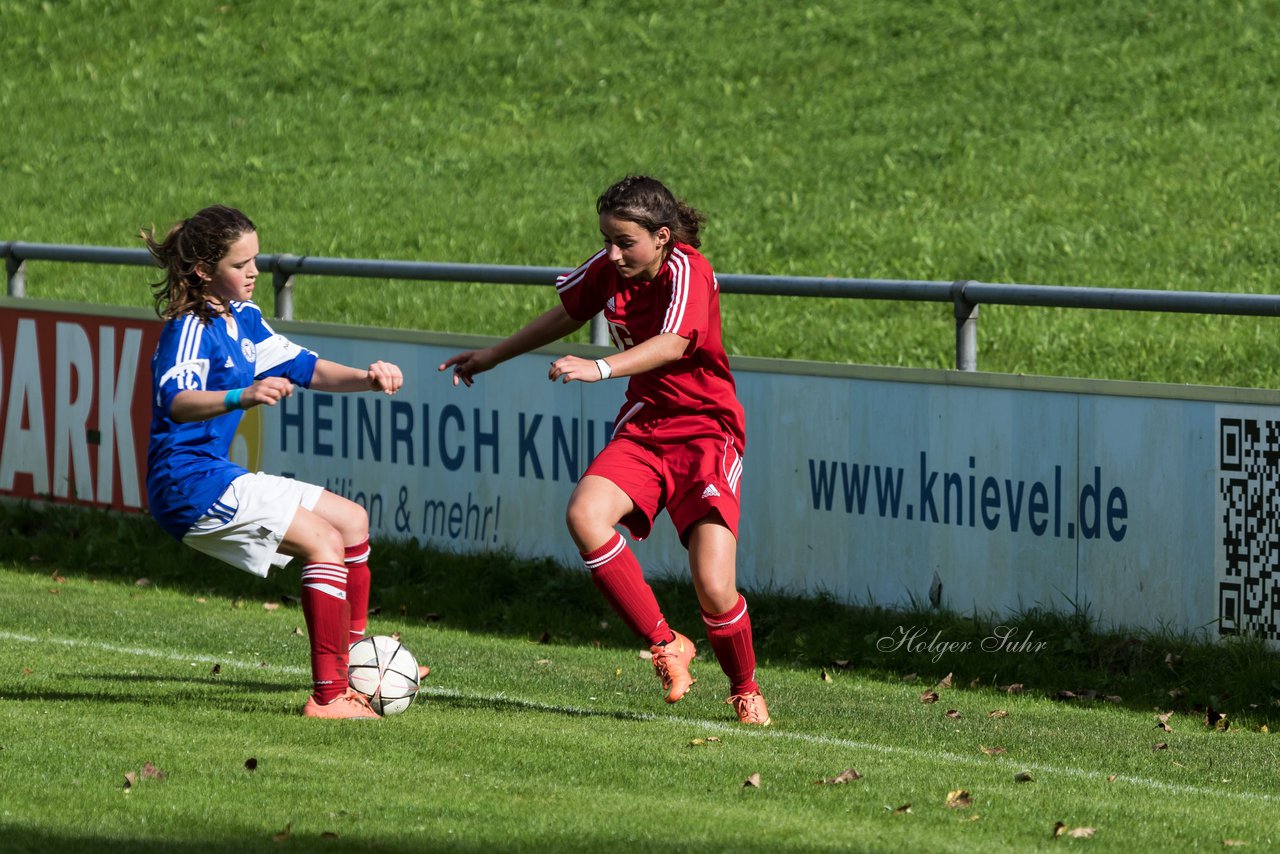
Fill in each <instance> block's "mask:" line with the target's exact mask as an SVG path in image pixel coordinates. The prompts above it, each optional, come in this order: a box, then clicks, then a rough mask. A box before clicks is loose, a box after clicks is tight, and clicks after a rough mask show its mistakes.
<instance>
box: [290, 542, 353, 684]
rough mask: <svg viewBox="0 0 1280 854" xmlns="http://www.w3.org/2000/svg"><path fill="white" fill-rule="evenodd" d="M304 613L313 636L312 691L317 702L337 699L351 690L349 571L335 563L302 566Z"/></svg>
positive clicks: (309, 631)
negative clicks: (348, 689) (349, 674)
mask: <svg viewBox="0 0 1280 854" xmlns="http://www.w3.org/2000/svg"><path fill="white" fill-rule="evenodd" d="M302 613H303V615H304V616H305V617H306V619H307V633H308V634H309V635H310V637H311V683H312V694H313V695H314V696H315V698H316V702H317V703H329V702H332V701H333V700H336V699H337V698H338V697H340V696H342V694H344V693H346V690H347V625H348V624H349V623H350V622H351V610H350V608H349V606H348V605H347V571H346V569H345V568H344V567H342V566H340V565H336V564H332V563H309V564H307V565H306V566H304V567H303V568H302Z"/></svg>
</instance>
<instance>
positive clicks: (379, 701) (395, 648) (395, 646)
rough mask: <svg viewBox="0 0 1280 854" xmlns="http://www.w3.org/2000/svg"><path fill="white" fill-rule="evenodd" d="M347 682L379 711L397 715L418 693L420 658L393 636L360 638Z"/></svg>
mask: <svg viewBox="0 0 1280 854" xmlns="http://www.w3.org/2000/svg"><path fill="white" fill-rule="evenodd" d="M347 681H348V682H349V683H350V684H351V687H352V688H354V689H355V690H356V691H359V692H360V693H361V694H364V695H365V696H366V697H368V698H369V704H370V705H372V706H373V709H374V711H376V712H377V713H378V714H380V715H384V716H386V715H398V714H400V713H401V712H403V711H404V710H405V709H407V708H409V705H410V704H411V703H412V702H413V698H414V697H416V696H418V660H417V659H416V658H414V657H413V653H411V652H409V649H408V648H407V647H406V646H405V645H404V644H402V643H400V641H398V640H396V639H395V638H393V637H388V636H387V635H374V636H373V637H367V638H361V639H360V640H358V641H356V642H355V643H353V644H352V645H351V652H350V655H349V657H348V659H347Z"/></svg>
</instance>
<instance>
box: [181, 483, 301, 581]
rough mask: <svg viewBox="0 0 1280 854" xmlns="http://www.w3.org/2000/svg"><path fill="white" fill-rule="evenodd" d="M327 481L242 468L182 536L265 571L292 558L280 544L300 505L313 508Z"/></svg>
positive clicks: (208, 551) (234, 561) (226, 560)
mask: <svg viewBox="0 0 1280 854" xmlns="http://www.w3.org/2000/svg"><path fill="white" fill-rule="evenodd" d="M323 494H324V487H322V486H316V485H315V484H314V483H307V482H306V481H301V480H294V479H293V478H288V477H280V476H279V475H274V474H263V473H262V472H258V473H257V474H242V475H240V477H238V478H236V479H235V480H233V481H231V485H230V486H228V487H227V491H226V492H224V493H222V497H221V498H219V499H218V500H217V501H215V502H214V503H213V506H212V507H210V508H209V509H208V510H207V511H206V512H205V514H204V515H203V516H201V517H200V518H199V519H198V520H197V521H196V523H195V524H194V525H192V526H191V529H190V530H188V531H187V533H186V535H185V536H184V537H183V538H182V542H184V543H186V544H187V545H189V546H191V548H193V549H195V550H196V551H198V552H203V553H204V554H207V555H209V556H210V557H216V558H217V559H218V560H220V561H222V562H223V563H229V564H231V565H232V566H234V567H235V568H236V569H243V570H244V571H245V572H251V573H253V574H254V575H257V576H261V577H262V578H266V577H267V573H268V572H270V570H271V567H272V566H284V565H285V564H287V563H288V562H289V561H290V560H291V558H290V557H289V555H284V554H280V552H279V551H277V549H279V548H280V543H281V541H282V540H284V535H285V534H286V533H287V532H288V530H289V526H290V525H292V524H293V517H294V516H296V515H297V514H298V508H299V507H305V508H307V509H308V510H314V509H315V506H316V502H317V501H319V500H320V496H321V495H323Z"/></svg>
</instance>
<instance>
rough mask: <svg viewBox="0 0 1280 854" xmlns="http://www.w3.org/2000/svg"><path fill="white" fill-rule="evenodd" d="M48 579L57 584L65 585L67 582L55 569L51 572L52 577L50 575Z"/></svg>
mask: <svg viewBox="0 0 1280 854" xmlns="http://www.w3.org/2000/svg"><path fill="white" fill-rule="evenodd" d="M49 577H50V578H52V579H53V580H54V582H55V583H57V584H65V583H66V582H67V579H66V577H65V576H64V575H62V573H60V572H58V570H56V569H55V570H54V571H53V575H50V576H49Z"/></svg>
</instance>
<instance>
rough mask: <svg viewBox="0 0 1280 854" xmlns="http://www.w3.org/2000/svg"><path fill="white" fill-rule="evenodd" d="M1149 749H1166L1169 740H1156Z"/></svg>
mask: <svg viewBox="0 0 1280 854" xmlns="http://www.w3.org/2000/svg"><path fill="white" fill-rule="evenodd" d="M1151 749H1152V750H1168V749H1169V742H1167V741H1160V742H1156V743H1155V744H1153V745H1151Z"/></svg>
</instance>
